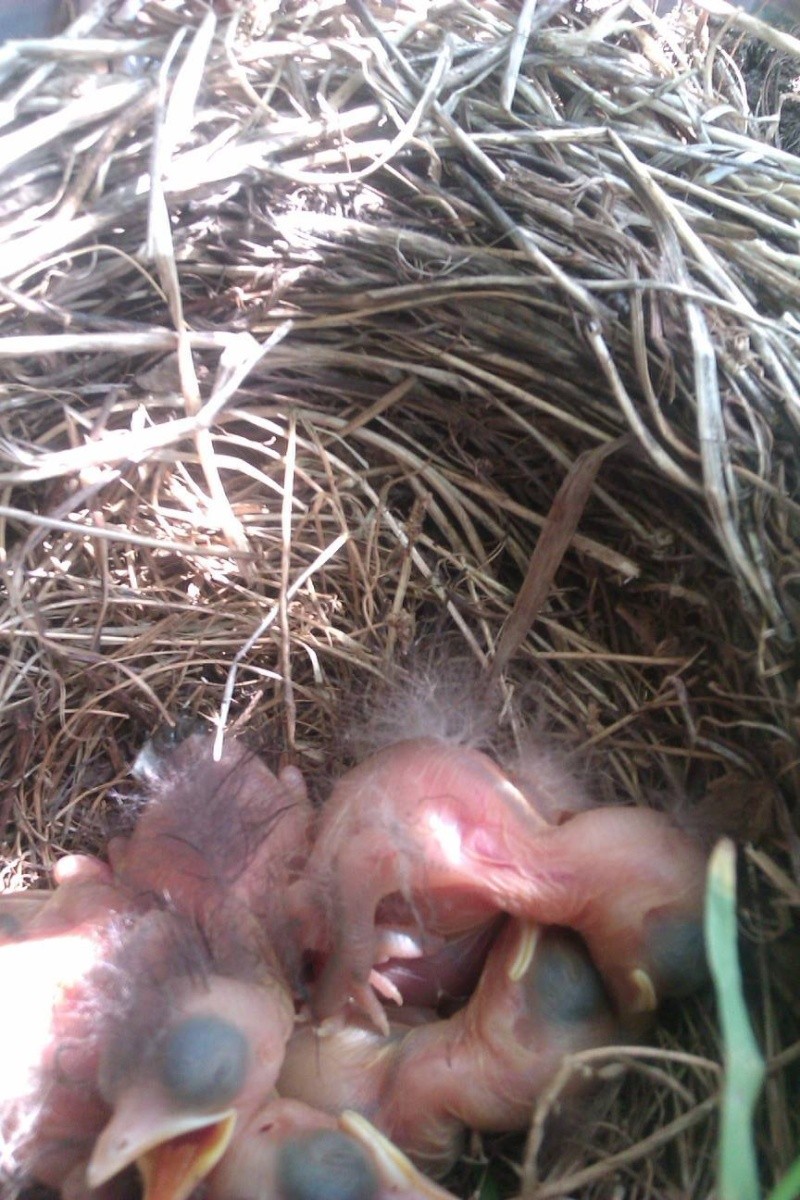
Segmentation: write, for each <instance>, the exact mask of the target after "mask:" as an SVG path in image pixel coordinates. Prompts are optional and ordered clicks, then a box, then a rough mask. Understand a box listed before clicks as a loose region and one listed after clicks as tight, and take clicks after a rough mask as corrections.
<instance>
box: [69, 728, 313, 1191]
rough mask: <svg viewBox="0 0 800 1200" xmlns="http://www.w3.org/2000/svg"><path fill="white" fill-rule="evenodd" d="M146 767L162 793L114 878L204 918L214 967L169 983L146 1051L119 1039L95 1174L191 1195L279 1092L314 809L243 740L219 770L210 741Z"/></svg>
mask: <svg viewBox="0 0 800 1200" xmlns="http://www.w3.org/2000/svg"><path fill="white" fill-rule="evenodd" d="M137 772H138V774H139V775H140V776H142V777H144V779H145V780H146V782H147V783H148V786H149V792H150V795H149V798H148V801H147V804H146V806H145V807H144V809H143V810H142V812H141V814H140V816H139V818H138V820H137V823H136V826H135V828H134V830H133V832H132V834H131V835H130V837H129V838H127V839H125V840H121V839H120V840H115V841H113V842H112V843H111V845H110V846H109V859H110V863H111V868H112V872H113V877H114V879H115V881H116V883H117V884H118V886H120V887H122V888H124V889H125V890H126V891H128V892H129V893H131V894H133V895H136V896H137V897H138V898H139V900H140V901H145V902H147V903H149V904H151V905H154V906H155V907H156V908H161V907H163V908H164V909H166V910H167V911H169V912H170V913H172V914H175V916H179V917H180V918H182V919H183V920H184V921H187V922H189V923H191V924H192V925H193V926H194V928H195V929H196V930H197V933H198V935H199V936H200V938H201V939H202V942H203V945H204V948H205V951H206V954H207V960H208V961H207V963H206V964H203V963H202V961H201V963H200V970H199V971H198V970H194V969H193V970H191V971H190V972H189V973H188V977H186V978H184V979H182V980H177V981H176V980H174V979H172V978H170V976H169V975H167V976H165V979H164V980H163V981H159V990H160V992H161V993H162V994H164V995H165V996H166V995H167V994H168V993H169V992H171V993H172V995H171V998H170V1000H169V1004H168V1005H167V1006H166V1011H165V1013H164V1016H163V1017H162V1020H161V1023H160V1025H159V1026H157V1034H156V1036H155V1038H152V1037H151V1038H150V1039H149V1043H150V1050H149V1057H148V1055H147V1054H144V1053H143V1051H142V1050H141V1049H137V1048H136V1047H135V1046H134V1047H133V1052H131V1051H130V1049H129V1050H128V1051H125V1052H120V1050H119V1046H118V1045H115V1044H114V1043H113V1042H112V1044H111V1046H110V1048H109V1049H110V1052H109V1055H108V1058H109V1060H110V1063H111V1066H110V1068H109V1069H107V1070H106V1072H105V1078H104V1088H105V1091H106V1093H107V1095H108V1096H109V1098H110V1099H111V1101H112V1102H113V1110H114V1111H113V1115H112V1117H111V1120H110V1121H109V1122H108V1124H107V1125H106V1127H105V1128H104V1129H103V1131H102V1134H101V1136H100V1137H99V1139H98V1142H97V1145H96V1146H95V1149H94V1152H93V1154H92V1157H91V1160H90V1162H89V1164H88V1170H87V1180H88V1182H89V1184H90V1185H91V1186H95V1187H96V1186H99V1185H102V1184H104V1183H105V1182H106V1181H107V1180H109V1179H111V1178H113V1176H114V1175H115V1174H117V1173H118V1172H120V1171H122V1170H124V1169H125V1168H126V1167H127V1166H129V1164H131V1163H133V1162H135V1163H136V1164H137V1166H138V1168H139V1171H140V1173H141V1175H142V1178H143V1181H144V1184H145V1200H185V1197H187V1196H189V1195H190V1193H191V1192H192V1191H193V1189H194V1188H195V1187H196V1186H197V1185H198V1184H199V1183H201V1182H202V1181H203V1180H204V1179H205V1178H206V1176H207V1175H208V1174H209V1172H211V1171H212V1170H213V1169H214V1167H215V1166H216V1165H217V1164H218V1163H219V1161H220V1159H221V1158H222V1157H223V1155H224V1154H225V1153H226V1151H227V1150H228V1148H229V1146H231V1144H232V1143H233V1142H235V1140H236V1139H237V1137H238V1136H239V1134H240V1132H241V1130H242V1129H243V1128H244V1127H246V1125H247V1122H248V1120H249V1119H250V1118H251V1117H252V1115H253V1113H254V1112H255V1111H257V1110H258V1109H259V1108H260V1106H261V1105H262V1104H263V1103H264V1101H265V1099H266V1098H268V1097H269V1096H270V1095H271V1094H272V1091H273V1088H274V1083H275V1079H276V1078H277V1074H278V1071H279V1069H280V1066H281V1062H282V1060H283V1053H284V1047H285V1045H286V1042H287V1041H288V1038H289V1036H290V1034H291V1031H292V1028H293V1023H294V1000H293V995H292V993H293V989H296V988H297V987H298V986H299V969H300V963H299V953H298V952H296V951H295V944H294V941H293V940H292V938H291V936H290V934H291V930H290V929H289V925H288V918H287V914H286V911H285V907H284V904H285V897H286V890H287V887H288V885H289V884H290V883H291V882H292V881H293V880H294V879H295V878H296V877H297V875H298V873H299V872H300V870H301V869H302V867H303V865H304V863H305V859H306V856H307V852H308V826H309V819H310V808H309V805H308V799H307V796H306V791H305V786H304V782H303V779H302V776H301V775H300V772H299V771H297V770H295V769H294V768H286V769H284V770H283V771H282V772H281V773H280V775H279V776H277V777H276V776H275V775H274V774H273V773H272V772H271V771H270V770H269V769H268V768H267V767H266V766H265V764H264V763H263V762H262V761H261V760H260V759H259V758H258V757H256V756H255V755H253V754H252V753H251V752H249V751H248V750H246V749H245V748H244V747H243V746H241V745H240V744H239V743H236V742H229V743H227V745H226V746H225V748H224V750H223V752H222V755H221V757H220V758H219V760H215V759H214V756H213V741H212V738H211V737H210V736H208V735H205V734H201V733H193V734H191V735H190V736H189V737H188V738H186V739H185V740H183V741H181V742H180V743H178V744H177V745H173V746H171V747H170V748H169V750H168V752H167V753H166V754H159V753H158V752H157V751H154V750H153V749H150V748H148V749H147V750H146V751H145V752H144V754H143V756H141V757H140V760H139V762H138V764H137ZM141 1007H142V1002H141V1001H139V1002H138V1003H137V1005H134V1010H133V1011H134V1012H135V1013H136V1011H137V1010H138V1009H139V1008H141ZM143 1007H144V1010H145V1011H146V1009H147V1003H146V1002H145V1003H144V1005H143ZM123 1040H124V1039H123ZM115 1057H116V1063H115V1062H114V1058H115Z"/></svg>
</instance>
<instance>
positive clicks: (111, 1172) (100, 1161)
mask: <svg viewBox="0 0 800 1200" xmlns="http://www.w3.org/2000/svg"><path fill="white" fill-rule="evenodd" d="M153 1091H154V1089H150V1088H144V1087H142V1088H135V1089H131V1090H130V1091H129V1092H127V1093H125V1094H123V1096H122V1097H121V1098H120V1101H119V1102H118V1103H117V1104H116V1105H115V1108H114V1115H113V1116H112V1118H111V1120H110V1121H109V1123H108V1124H107V1125H106V1127H105V1129H104V1130H103V1132H102V1133H101V1134H100V1136H99V1138H98V1139H97V1142H96V1144H95V1148H94V1151H93V1153H92V1157H91V1159H90V1160H89V1165H88V1167H87V1168H86V1181H87V1183H88V1184H89V1186H90V1187H92V1188H97V1187H100V1186H101V1185H102V1184H104V1183H107V1182H108V1180H110V1179H113V1178H114V1176H115V1175H118V1174H119V1173H120V1171H123V1170H124V1169H125V1168H126V1167H128V1166H130V1164H131V1163H136V1165H137V1167H138V1168H139V1172H140V1174H141V1177H142V1184H143V1188H144V1190H143V1200H187V1198H188V1197H189V1196H190V1195H191V1193H192V1192H193V1191H194V1189H195V1188H196V1187H197V1185H198V1184H199V1183H201V1182H202V1181H203V1180H204V1179H205V1178H206V1176H207V1175H208V1174H209V1172H210V1171H212V1170H213V1169H214V1167H215V1166H216V1165H217V1163H218V1162H219V1160H220V1159H221V1158H222V1156H223V1154H224V1153H225V1151H226V1150H227V1148H228V1145H229V1143H230V1140H231V1137H232V1135H233V1129H234V1126H235V1124H236V1113H235V1111H234V1110H232V1109H231V1110H227V1111H224V1112H214V1113H202V1114H199V1113H176V1112H174V1111H172V1112H168V1111H166V1110H165V1108H164V1103H163V1100H162V1101H161V1104H160V1105H159V1103H158V1101H159V1099H160V1097H159V1096H158V1095H157V1094H156V1095H155V1096H154V1094H153ZM159 1108H160V1109H161V1111H159Z"/></svg>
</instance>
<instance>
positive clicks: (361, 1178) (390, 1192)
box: [205, 1096, 454, 1200]
mask: <svg viewBox="0 0 800 1200" xmlns="http://www.w3.org/2000/svg"><path fill="white" fill-rule="evenodd" d="M205 1195H206V1196H207V1198H208V1200H232V1198H233V1197H235V1198H236V1200H265V1197H269V1200H320V1198H321V1197H324V1198H325V1200H454V1198H453V1197H452V1196H451V1195H450V1193H449V1192H446V1191H444V1189H443V1188H441V1187H439V1186H438V1185H437V1184H435V1183H433V1182H432V1180H430V1179H428V1178H427V1177H426V1176H424V1175H422V1174H420V1172H419V1171H418V1170H417V1169H416V1168H415V1167H414V1166H413V1165H412V1163H411V1162H410V1161H409V1160H408V1158H407V1157H406V1156H405V1155H404V1154H402V1153H401V1152H400V1151H399V1150H398V1149H397V1147H396V1146H394V1145H393V1144H392V1143H391V1142H390V1141H388V1140H387V1139H386V1138H385V1137H384V1136H383V1135H382V1134H381V1133H380V1132H379V1131H378V1130H377V1129H376V1128H375V1127H374V1125H372V1124H370V1122H369V1121H367V1120H365V1118H364V1117H363V1116H361V1115H360V1114H358V1113H355V1112H349V1111H343V1112H341V1113H339V1114H337V1115H331V1114H329V1113H326V1112H323V1111H321V1110H320V1109H319V1108H318V1107H316V1106H312V1105H311V1104H306V1103H303V1102H299V1101H296V1100H291V1099H285V1098H283V1097H277V1096H275V1097H273V1098H272V1099H271V1100H270V1101H269V1102H268V1103H267V1104H265V1105H264V1107H263V1108H262V1109H261V1110H260V1111H259V1112H258V1113H257V1114H256V1115H255V1117H254V1118H253V1120H252V1121H251V1122H250V1124H249V1126H248V1127H247V1128H246V1129H244V1130H243V1131H242V1134H241V1136H240V1137H239V1138H237V1139H236V1140H235V1141H234V1142H233V1143H232V1145H231V1147H230V1149H229V1151H228V1153H227V1154H226V1155H225V1156H224V1158H223V1159H222V1161H221V1162H220V1164H219V1166H218V1167H217V1168H216V1169H215V1170H214V1171H213V1172H212V1173H211V1175H210V1176H209V1177H208V1180H207V1181H206V1185H205Z"/></svg>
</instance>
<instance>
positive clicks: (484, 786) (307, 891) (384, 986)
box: [291, 738, 705, 1031]
mask: <svg viewBox="0 0 800 1200" xmlns="http://www.w3.org/2000/svg"><path fill="white" fill-rule="evenodd" d="M547 780H548V787H549V789H550V790H552V787H553V780H554V776H553V768H552V764H551V763H549V762H548V765H547ZM563 786H564V788H565V789H569V788H574V787H576V786H577V785H575V784H574V783H573V782H572V781H571V780H569V779H568V778H567V777H566V776H565V778H564V784H563ZM525 787H526V792H525V793H523V792H522V791H521V790H520V789H519V788H518V787H517V786H516V785H515V784H514V783H513V782H512V780H511V778H509V776H508V774H506V772H505V771H503V770H502V769H501V768H500V767H499V766H498V765H497V764H496V763H495V762H493V761H492V760H491V759H490V758H489V757H488V756H487V755H485V754H483V753H482V752H480V751H479V750H476V749H472V748H471V747H469V746H461V745H457V744H454V743H452V742H448V741H445V740H443V739H435V738H415V739H411V740H407V741H404V742H398V743H396V744H395V745H391V746H387V747H386V748H384V749H382V750H379V751H378V752H377V753H375V754H372V755H371V756H369V757H368V758H367V759H365V760H364V761H363V762H361V763H360V764H359V765H358V766H356V767H354V768H353V769H352V770H350V771H348V772H347V773H346V774H345V775H344V776H343V777H342V778H341V779H340V780H339V781H338V782H337V783H336V785H335V787H334V789H333V792H332V794H331V796H330V799H329V800H328V802H327V803H326V804H325V805H324V807H323V808H322V810H321V812H320V815H319V820H318V826H317V830H316V836H315V840H314V845H313V849H312V851H311V854H310V856H309V859H308V864H307V867H306V871H305V874H304V877H303V879H302V880H300V881H298V883H296V884H295V885H294V886H293V888H292V893H291V904H292V907H293V909H294V913H295V920H296V921H297V923H298V925H299V927H300V928H301V929H302V931H303V939H304V941H305V943H306V944H307V945H308V946H309V947H310V948H311V949H312V950H313V951H314V952H315V954H316V956H317V961H318V963H319V968H318V976H317V978H316V980H315V981H314V984H313V991H312V1008H313V1012H314V1015H315V1016H316V1017H317V1018H319V1019H324V1018H328V1017H331V1016H332V1015H334V1014H336V1013H340V1012H342V1011H343V1009H344V1007H345V1005H346V1004H347V1003H348V1001H349V1000H351V999H353V1000H355V1001H356V1003H357V1004H358V1005H360V1006H361V1007H362V1009H363V1010H364V1011H365V1012H366V1013H368V1015H369V1016H370V1017H371V1018H372V1020H373V1021H374V1022H375V1023H376V1025H377V1026H378V1027H379V1028H382V1029H383V1030H384V1031H385V1029H386V1026H387V1018H386V1015H385V1011H384V1009H383V1007H382V1006H381V1004H380V1003H379V1002H378V999H377V996H376V995H375V989H376V988H377V990H378V991H380V992H381V993H382V994H384V995H391V994H392V992H391V979H390V978H387V973H386V972H385V971H384V970H383V967H382V965H381V964H382V963H385V962H386V960H391V959H392V958H393V957H396V955H395V952H394V950H393V949H392V945H393V938H394V937H395V933H396V931H397V930H401V931H403V932H404V933H405V935H406V939H407V941H408V942H409V945H408V946H407V948H406V949H405V950H404V951H403V953H404V954H405V955H406V956H409V955H414V954H416V955H420V956H423V957H424V955H425V954H426V953H428V952H429V949H428V948H429V946H430V945H431V943H430V940H429V939H430V938H431V937H434V938H435V937H437V936H438V937H440V938H450V937H453V936H454V935H459V934H462V933H465V932H466V931H467V930H469V929H474V928H476V927H477V926H479V925H481V924H482V923H484V922H486V921H488V920H490V919H491V918H492V917H494V916H496V915H497V913H498V912H507V913H510V914H512V915H513V916H515V917H518V918H520V919H523V920H527V921H532V922H535V923H538V924H542V925H560V926H566V927H569V928H571V929H574V930H575V931H576V932H578V933H579V934H580V935H581V937H582V938H583V939H584V941H585V943H586V945H587V947H588V949H589V953H590V955H591V957H592V959H593V960H594V962H595V964H596V966H597V968H598V969H599V971H600V973H601V975H602V977H603V979H604V981H605V984H606V986H607V987H608V989H609V991H610V993H611V995H612V998H613V1000H614V1002H615V1003H616V1005H617V1006H618V1008H619V1010H620V1011H621V1013H623V1014H633V1013H637V1012H642V1011H649V1010H652V1009H653V1008H655V1006H656V1004H657V1002H658V1000H659V999H660V998H661V997H663V996H666V995H673V994H681V993H683V992H684V991H688V990H691V989H692V988H693V987H695V986H697V984H698V982H699V981H700V980H701V979H702V977H703V974H704V964H703V952H702V931H701V920H700V917H701V912H702V899H703V883H704V871H705V855H704V853H703V851H702V850H701V848H700V847H699V846H698V845H697V844H696V843H695V842H694V840H693V839H692V838H691V837H690V836H689V835H688V834H686V833H685V832H683V831H682V830H680V829H678V828H677V827H676V826H675V825H674V824H673V823H672V821H671V820H670V819H669V818H668V817H666V816H665V815H663V814H661V813H659V812H656V811H654V810H651V809H646V808H621V807H602V808H588V809H587V808H584V809H583V810H582V811H577V812H575V813H574V815H572V816H570V817H569V818H568V819H567V820H565V821H564V822H563V823H562V824H558V825H553V824H550V823H549V821H548V820H546V819H545V817H543V816H542V815H541V813H540V811H539V810H538V807H537V796H536V781H535V773H532V771H531V765H530V763H528V767H527V778H526V782H525ZM562 807H567V808H568V809H572V810H574V809H576V808H578V809H580V808H581V806H580V805H579V804H571V805H567V806H562ZM547 808H548V811H549V810H550V809H551V808H552V796H550V797H549V798H548V804H547ZM426 938H427V939H428V941H427V942H426ZM415 939H416V945H415ZM395 998H396V997H395Z"/></svg>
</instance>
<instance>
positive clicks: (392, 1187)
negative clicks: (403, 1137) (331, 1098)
mask: <svg viewBox="0 0 800 1200" xmlns="http://www.w3.org/2000/svg"><path fill="white" fill-rule="evenodd" d="M339 1128H340V1129H341V1130H342V1131H343V1132H344V1133H348V1134H349V1135H350V1137H352V1138H354V1139H355V1141H357V1142H359V1143H360V1144H361V1145H362V1146H363V1147H364V1149H365V1150H366V1151H367V1153H368V1154H369V1156H370V1158H371V1159H372V1162H373V1164H374V1166H375V1167H376V1169H377V1172H378V1178H379V1179H380V1181H381V1194H382V1196H386V1195H389V1196H391V1198H392V1200H454V1197H453V1194H452V1192H448V1191H446V1190H445V1189H444V1188H443V1187H440V1186H439V1185H438V1183H434V1182H433V1180H432V1179H428V1177H427V1176H426V1175H423V1174H422V1172H421V1171H418V1170H417V1168H416V1167H415V1166H414V1164H413V1163H412V1162H411V1161H410V1160H409V1159H408V1158H406V1156H405V1154H403V1152H402V1150H399V1149H398V1148H397V1146H395V1145H394V1143H393V1142H390V1141H389V1139H388V1138H387V1137H384V1135H383V1134H382V1133H381V1132H380V1131H379V1130H377V1129H376V1128H375V1126H374V1125H372V1124H371V1123H370V1122H369V1121H368V1120H367V1119H366V1117H362V1116H361V1114H360V1113H356V1112H351V1111H349V1110H346V1111H345V1112H343V1113H342V1114H341V1115H340V1117H339Z"/></svg>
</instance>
